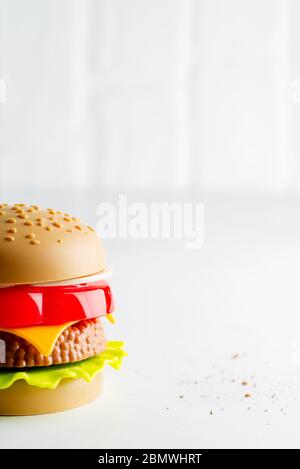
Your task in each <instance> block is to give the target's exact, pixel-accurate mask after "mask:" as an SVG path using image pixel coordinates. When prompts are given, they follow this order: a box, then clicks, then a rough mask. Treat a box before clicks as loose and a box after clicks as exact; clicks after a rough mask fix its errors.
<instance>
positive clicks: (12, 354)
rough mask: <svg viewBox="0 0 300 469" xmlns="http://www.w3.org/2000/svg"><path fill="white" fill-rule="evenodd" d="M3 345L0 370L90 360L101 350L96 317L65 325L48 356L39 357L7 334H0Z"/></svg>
mask: <svg viewBox="0 0 300 469" xmlns="http://www.w3.org/2000/svg"><path fill="white" fill-rule="evenodd" d="M0 339H1V340H4V341H5V345H6V363H0V367H6V368H25V367H34V366H49V365H60V364H63V363H72V362H77V361H80V360H84V359H85V358H89V357H93V356H94V355H97V354H99V353H101V352H103V350H104V348H105V338H104V333H103V326H102V323H101V321H100V318H96V319H88V320H84V321H80V322H77V323H76V324H73V325H72V326H69V327H68V328H67V329H65V330H64V331H63V333H62V334H61V335H60V336H59V338H58V339H57V341H56V343H55V346H54V348H53V350H52V353H51V355H48V356H47V357H46V356H45V355H42V354H41V353H40V352H39V351H38V350H37V349H36V348H35V347H34V346H33V345H31V344H30V343H29V342H27V340H25V339H22V338H21V337H18V336H16V335H14V334H10V333H8V332H0Z"/></svg>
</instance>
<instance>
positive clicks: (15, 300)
mask: <svg viewBox="0 0 300 469" xmlns="http://www.w3.org/2000/svg"><path fill="white" fill-rule="evenodd" d="M113 310H114V304H113V298H112V294H111V290H110V287H109V285H108V284H107V283H106V282H105V281H99V282H94V283H90V284H87V283H85V284H81V285H70V286H55V287H43V286H33V285H22V286H14V287H9V288H1V289H0V327H3V328H4V327H5V328H16V327H26V326H37V325H53V324H63V323H65V322H69V321H80V320H82V319H91V318H95V317H99V316H105V315H106V314H109V313H111V312H113Z"/></svg>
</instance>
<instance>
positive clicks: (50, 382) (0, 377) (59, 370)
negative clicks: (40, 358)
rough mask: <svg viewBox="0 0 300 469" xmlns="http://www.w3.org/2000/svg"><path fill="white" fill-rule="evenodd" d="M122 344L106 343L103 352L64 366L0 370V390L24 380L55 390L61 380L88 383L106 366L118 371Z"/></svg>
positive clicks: (122, 355) (123, 354) (30, 383)
mask: <svg viewBox="0 0 300 469" xmlns="http://www.w3.org/2000/svg"><path fill="white" fill-rule="evenodd" d="M123 346H124V344H123V342H107V344H106V348H105V350H104V352H102V353H101V354H100V355H96V356H95V357H92V358H87V359H86V360H82V361H81V362H77V363H67V364H66V365H53V366H51V367H43V368H33V369H30V370H28V369H27V370H26V371H11V370H10V371H8V370H4V369H1V370H0V389H7V388H9V387H10V386H11V385H12V384H13V383H14V382H15V381H18V380H20V379H24V380H25V381H26V383H27V384H29V385H30V386H37V387H38V388H48V389H55V388H56V387H57V385H58V384H59V383H60V381H61V380H62V379H66V378H73V379H76V378H83V379H85V380H86V381H88V382H90V381H92V379H93V378H94V377H95V376H96V375H97V374H98V373H101V371H102V370H103V368H104V366H105V365H106V364H108V365H110V366H112V367H113V368H115V369H119V368H120V367H121V365H122V360H123V358H124V357H125V356H126V352H124V350H123Z"/></svg>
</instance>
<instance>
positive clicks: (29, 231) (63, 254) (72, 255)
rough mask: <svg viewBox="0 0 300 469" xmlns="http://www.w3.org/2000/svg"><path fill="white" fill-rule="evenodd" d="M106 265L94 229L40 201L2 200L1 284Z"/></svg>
mask: <svg viewBox="0 0 300 469" xmlns="http://www.w3.org/2000/svg"><path fill="white" fill-rule="evenodd" d="M104 269H105V261H104V250H103V246H102V243H101V240H100V239H99V237H98V236H97V234H96V233H95V231H94V229H93V228H91V227H90V226H86V225H84V224H83V223H81V221H80V220H78V218H74V217H72V216H71V215H69V214H67V213H62V212H60V211H56V210H53V209H51V208H49V209H46V210H43V209H41V208H40V207H38V206H37V205H31V206H27V205H25V204H15V205H7V204H0V285H7V284H15V285H17V284H33V283H45V282H55V281H63V280H68V279H73V278H78V277H85V276H88V275H94V274H96V273H99V272H102V271H103V270H104Z"/></svg>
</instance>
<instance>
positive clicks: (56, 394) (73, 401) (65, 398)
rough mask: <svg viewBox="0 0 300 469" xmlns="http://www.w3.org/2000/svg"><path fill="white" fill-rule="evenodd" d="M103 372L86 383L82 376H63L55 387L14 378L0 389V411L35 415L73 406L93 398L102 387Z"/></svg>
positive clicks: (9, 413) (80, 404)
mask: <svg viewBox="0 0 300 469" xmlns="http://www.w3.org/2000/svg"><path fill="white" fill-rule="evenodd" d="M102 384H103V373H100V374H98V375H97V376H95V378H94V379H93V380H92V381H91V382H90V383H88V382H87V381H85V380H84V379H81V378H80V379H64V380H62V381H61V382H60V384H59V385H58V386H57V388H55V389H45V388H38V387H35V386H30V385H28V384H27V383H26V381H23V380H22V381H21V380H20V381H16V382H15V383H14V384H13V385H12V386H10V387H9V388H7V389H1V390H0V415H38V414H50V413H53V412H61V411H63V410H68V409H73V408H75V407H79V406H82V405H85V404H88V403H89V402H91V401H93V400H95V399H96V398H97V397H98V396H99V394H100V393H101V391H102Z"/></svg>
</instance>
